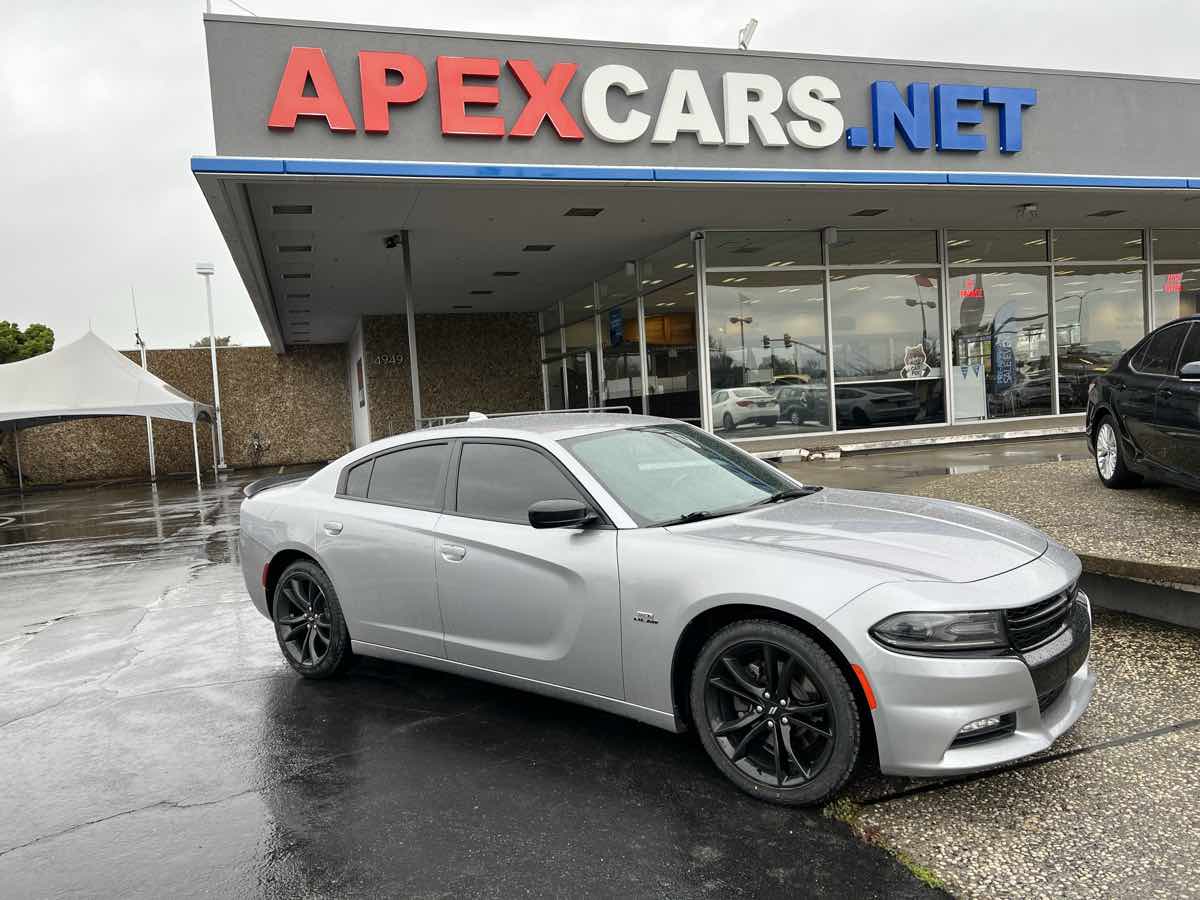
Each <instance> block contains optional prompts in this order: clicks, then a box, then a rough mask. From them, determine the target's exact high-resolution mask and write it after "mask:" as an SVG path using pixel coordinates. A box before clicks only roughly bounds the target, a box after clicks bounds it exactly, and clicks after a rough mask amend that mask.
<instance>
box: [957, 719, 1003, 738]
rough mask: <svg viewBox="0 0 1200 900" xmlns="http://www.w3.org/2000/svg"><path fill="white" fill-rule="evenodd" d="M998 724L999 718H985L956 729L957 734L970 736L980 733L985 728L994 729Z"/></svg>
mask: <svg viewBox="0 0 1200 900" xmlns="http://www.w3.org/2000/svg"><path fill="white" fill-rule="evenodd" d="M999 724H1000V717H999V716H985V717H984V718H982V719H976V720H975V721H974V722H968V723H967V724H966V725H964V726H963V727H962V728H960V729H958V733H959V734H971V733H973V732H976V731H982V730H983V729H985V728H995V727H997V726H998V725H999Z"/></svg>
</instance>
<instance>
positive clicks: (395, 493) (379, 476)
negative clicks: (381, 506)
mask: <svg viewBox="0 0 1200 900" xmlns="http://www.w3.org/2000/svg"><path fill="white" fill-rule="evenodd" d="M449 460H450V445H449V444H427V445H425V446H423V447H409V448H408V449H407V450H396V451H394V452H392V453H387V454H384V455H383V456H377V457H375V468H374V470H373V471H372V472H371V486H370V487H369V488H368V489H367V499H369V500H384V501H386V502H388V503H398V504H400V505H401V506H413V507H417V508H419V509H441V508H442V491H443V489H444V488H445V485H446V463H447V462H449Z"/></svg>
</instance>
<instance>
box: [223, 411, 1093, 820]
mask: <svg viewBox="0 0 1200 900" xmlns="http://www.w3.org/2000/svg"><path fill="white" fill-rule="evenodd" d="M245 494H246V499H245V502H244V503H243V504H242V513H241V525H242V527H241V558H242V566H243V571H244V574H245V579H246V586H247V588H248V589H249V592H250V596H251V599H252V600H253V602H254V604H255V606H257V607H258V609H259V610H260V611H261V612H262V613H263V615H265V616H267V617H268V618H270V619H271V620H272V622H273V623H274V626H275V632H276V635H277V637H278V640H279V646H280V648H281V649H282V651H283V654H284V656H285V657H286V659H287V661H288V662H289V663H290V664H291V665H292V667H293V668H294V669H295V670H296V671H297V672H299V673H300V674H301V675H304V676H306V677H309V678H326V677H329V676H331V675H334V674H335V673H337V672H339V671H341V670H343V669H344V668H345V666H346V665H347V663H348V662H349V660H350V659H351V657H352V655H354V654H361V655H363V656H376V657H383V658H385V659H392V660H398V661H401V662H406V663H411V664H414V665H419V666H428V667H430V668H435V669H442V670H445V671H448V672H454V673H456V674H460V675H467V676H471V677H474V678H481V679H486V680H488V681H493V682H497V683H499V684H504V685H509V686H512V687H517V688H523V689H526V690H530V691H536V692H538V693H542V694H548V695H550V696H553V697H559V698H562V699H566V700H573V701H575V702H578V703H584V704H587V705H589V706H594V707H597V708H599V709H603V710H608V711H609V712H614V713H617V714H619V715H624V716H629V717H631V718H634V719H638V720H640V721H643V722H647V723H649V724H651V725H657V726H659V727H661V728H666V729H669V730H672V731H683V730H685V729H687V728H689V727H690V728H694V729H695V730H696V732H697V733H698V734H699V737H700V741H701V743H702V744H703V746H704V749H705V750H706V751H707V752H708V754H709V756H710V757H712V760H713V762H714V763H715V764H716V766H717V768H718V769H720V770H721V771H722V772H723V773H724V774H725V775H726V776H727V777H728V778H729V779H730V780H731V781H732V782H733V783H734V784H735V785H737V786H738V787H739V788H741V789H742V790H744V791H746V792H747V793H750V794H753V795H754V796H757V797H762V798H764V799H767V800H771V801H774V802H776V803H781V804H787V805H802V804H815V803H821V802H823V801H825V800H827V799H828V798H830V797H831V796H832V795H833V794H834V793H836V792H837V791H838V790H839V789H840V788H841V787H842V786H843V785H844V784H845V783H846V781H847V779H848V778H849V777H850V776H851V774H852V772H853V771H854V769H855V765H856V763H857V761H858V759H859V756H860V754H863V751H864V746H867V747H869V746H871V745H873V746H874V748H875V750H876V751H877V756H878V760H879V766H880V768H881V769H882V770H883V772H885V773H892V774H901V775H917V776H942V775H950V774H954V773H961V772H968V771H972V770H977V769H982V768H985V767H988V766H994V765H997V764H999V763H1004V762H1007V761H1009V760H1013V759H1016V758H1018V757H1021V756H1025V755H1027V754H1030V753H1033V752H1035V751H1038V750H1041V749H1043V748H1045V747H1047V746H1049V745H1050V744H1051V743H1052V742H1053V741H1054V740H1055V738H1057V737H1058V736H1059V735H1060V734H1062V733H1063V732H1064V731H1066V730H1067V729H1068V728H1070V727H1071V725H1072V724H1073V723H1074V722H1075V720H1076V719H1078V718H1079V716H1080V715H1081V714H1082V712H1083V710H1084V708H1085V707H1086V706H1087V703H1088V701H1089V699H1090V698H1091V695H1092V688H1093V686H1094V683H1095V678H1094V676H1093V675H1092V674H1091V673H1090V672H1089V671H1088V662H1087V660H1088V648H1089V644H1090V640H1091V608H1090V605H1089V602H1088V598H1087V596H1086V595H1085V594H1084V593H1083V592H1082V591H1081V590H1079V589H1078V587H1077V586H1076V581H1077V579H1078V578H1079V573H1080V564H1079V560H1078V559H1076V557H1075V556H1074V555H1073V554H1071V553H1070V552H1069V551H1068V550H1066V549H1065V548H1063V547H1062V546H1060V545H1058V544H1056V543H1055V542H1054V541H1052V540H1050V539H1048V538H1047V537H1046V536H1045V535H1044V534H1042V533H1040V532H1038V531H1036V530H1034V529H1033V528H1030V527H1028V526H1026V525H1023V524H1022V523H1020V522H1018V521H1015V520H1013V519H1010V518H1008V517H1006V516H1002V515H998V514H996V513H992V512H988V511H986V510H981V509H975V508H972V507H968V506H963V505H960V504H956V503H948V502H943V501H939V500H927V499H923V498H920V497H902V496H895V495H891V494H880V493H868V492H862V491H848V490H837V489H833V488H824V489H822V488H819V487H814V486H810V485H804V484H801V483H799V482H797V481H795V480H793V479H792V478H790V477H788V476H787V475H785V474H783V473H781V472H780V471H778V470H776V469H775V468H773V467H772V466H770V465H768V464H766V463H764V462H761V461H760V460H758V459H756V458H754V457H753V456H750V455H749V454H747V453H745V452H743V451H742V450H740V449H738V448H737V447H734V446H733V445H731V444H729V443H726V442H725V441H723V440H721V439H719V438H716V437H714V436H712V435H710V434H707V433H706V432H703V431H700V430H699V429H696V428H693V427H692V426H690V425H686V424H682V423H680V422H677V421H672V420H667V419H656V418H650V417H646V416H631V415H616V414H606V413H599V414H593V413H560V414H545V415H530V416H520V417H509V418H493V419H486V418H485V417H483V416H479V415H477V414H473V416H472V418H471V420H470V421H467V422H465V423H462V424H458V425H450V426H444V427H440V428H433V429H427V430H424V431H419V432H415V433H411V434H404V435H399V436H396V437H391V438H387V439H385V440H381V441H376V442H375V443H373V444H370V445H368V446H366V447H362V448H360V449H358V450H355V451H353V452H351V453H349V454H347V455H346V456H344V457H342V458H341V459H339V460H337V461H336V462H333V463H331V464H330V465H328V466H326V467H325V468H324V469H321V470H320V471H319V472H317V473H316V474H314V475H312V476H311V477H308V478H306V479H304V480H298V481H290V482H285V483H279V482H277V481H273V480H271V479H267V480H265V481H263V482H256V483H254V484H252V485H249V486H248V487H247V488H246V490H245Z"/></svg>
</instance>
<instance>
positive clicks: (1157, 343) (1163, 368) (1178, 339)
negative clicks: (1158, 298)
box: [1112, 322, 1189, 465]
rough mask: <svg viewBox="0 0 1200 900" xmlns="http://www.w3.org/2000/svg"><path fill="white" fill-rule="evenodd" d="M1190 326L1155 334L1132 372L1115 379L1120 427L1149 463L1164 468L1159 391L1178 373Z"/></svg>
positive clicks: (1133, 360)
mask: <svg viewBox="0 0 1200 900" xmlns="http://www.w3.org/2000/svg"><path fill="white" fill-rule="evenodd" d="M1188 328H1189V325H1188V324H1187V323H1186V322H1185V323H1182V324H1180V325H1169V326H1167V327H1166V328H1163V329H1160V330H1159V331H1157V332H1155V333H1154V334H1153V335H1152V336H1151V337H1150V340H1149V341H1147V342H1146V346H1145V348H1144V349H1143V350H1142V351H1140V352H1139V353H1138V354H1137V355H1136V356H1134V358H1133V359H1132V360H1131V361H1130V364H1129V366H1128V369H1129V371H1128V372H1125V373H1122V374H1121V375H1119V376H1117V377H1114V378H1113V379H1112V381H1113V388H1114V389H1115V390H1116V391H1117V392H1118V393H1117V408H1118V410H1119V411H1120V414H1121V417H1122V419H1121V424H1122V425H1124V426H1125V431H1126V433H1127V434H1128V435H1129V436H1130V438H1132V440H1133V442H1134V444H1136V445H1137V448H1138V450H1139V451H1140V452H1141V453H1142V454H1143V455H1145V456H1146V457H1147V458H1148V459H1149V460H1151V461H1152V462H1154V463H1157V464H1159V465H1165V462H1164V461H1163V459H1162V453H1163V445H1162V438H1161V434H1160V432H1159V431H1158V429H1157V428H1156V426H1155V424H1154V416H1155V408H1156V406H1157V405H1158V400H1159V390H1160V389H1161V388H1162V387H1163V386H1164V384H1165V382H1166V381H1167V378H1168V377H1169V376H1174V375H1175V373H1176V368H1175V367H1176V361H1177V360H1178V359H1179V350H1180V347H1181V346H1182V344H1183V339H1184V337H1185V336H1186V335H1187V331H1188Z"/></svg>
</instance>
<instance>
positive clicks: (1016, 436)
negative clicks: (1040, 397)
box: [751, 425, 1084, 460]
mask: <svg viewBox="0 0 1200 900" xmlns="http://www.w3.org/2000/svg"><path fill="white" fill-rule="evenodd" d="M1083 433H1084V428H1083V426H1082V425H1064V426H1058V427H1056V428H1035V429H1025V430H1021V431H997V432H988V433H981V434H947V435H942V436H939V437H920V438H897V439H895V440H889V441H863V442H860V443H857V444H840V445H838V446H837V447H835V448H833V449H829V450H808V449H805V448H803V447H789V448H787V449H786V450H760V451H758V452H757V453H751V456H756V457H758V458H759V459H766V460H785V459H812V460H817V459H840V458H841V456H842V454H851V453H869V452H872V451H878V450H903V449H907V448H916V447H944V446H946V445H948V444H982V443H987V442H990V441H1015V440H1022V439H1030V438H1046V437H1064V436H1068V435H1074V434H1083Z"/></svg>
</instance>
